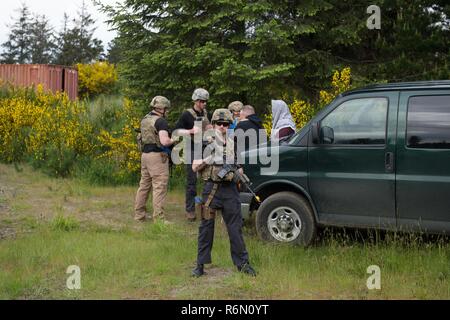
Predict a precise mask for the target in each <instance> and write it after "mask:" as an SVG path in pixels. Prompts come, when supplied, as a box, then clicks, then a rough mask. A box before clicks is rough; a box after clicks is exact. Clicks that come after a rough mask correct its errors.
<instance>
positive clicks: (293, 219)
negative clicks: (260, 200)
mask: <svg viewBox="0 0 450 320" xmlns="http://www.w3.org/2000/svg"><path fill="white" fill-rule="evenodd" d="M267 228H268V229H269V232H270V234H271V236H272V237H273V238H275V239H276V240H278V241H280V242H292V241H294V240H295V239H297V237H298V236H299V235H300V232H301V230H302V221H301V220H300V216H299V215H298V213H297V212H296V211H295V210H293V209H292V208H289V207H278V208H276V209H274V210H272V211H271V212H270V214H269V217H268V219H267Z"/></svg>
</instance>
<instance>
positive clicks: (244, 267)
mask: <svg viewBox="0 0 450 320" xmlns="http://www.w3.org/2000/svg"><path fill="white" fill-rule="evenodd" d="M238 270H239V272H242V273H245V274H248V275H250V276H252V277H256V271H255V269H253V268H252V266H251V265H250V263H248V262H246V263H244V264H242V265H241V266H238Z"/></svg>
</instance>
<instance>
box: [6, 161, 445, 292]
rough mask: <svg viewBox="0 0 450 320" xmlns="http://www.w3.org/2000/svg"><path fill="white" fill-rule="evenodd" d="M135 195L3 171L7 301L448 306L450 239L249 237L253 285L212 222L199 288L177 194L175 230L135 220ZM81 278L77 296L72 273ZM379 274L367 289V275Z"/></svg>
mask: <svg viewBox="0 0 450 320" xmlns="http://www.w3.org/2000/svg"><path fill="white" fill-rule="evenodd" d="M135 191H136V188H134V187H114V188H113V187H96V186H91V185H87V184H86V183H83V182H82V181H79V180H64V179H52V178H48V177H47V176H45V175H43V174H42V173H39V172H35V171H33V170H32V169H30V168H29V167H26V166H25V167H24V168H22V171H20V172H18V171H16V170H15V169H14V167H13V166H9V165H2V164H0V270H1V272H0V299H55V298H56V299H68V298H69V299H72V298H73V299H450V242H449V240H448V238H440V237H432V238H426V239H424V238H423V237H419V236H416V235H406V236H402V237H397V236H395V235H392V234H384V235H379V234H376V233H364V234H360V233H355V232H344V231H341V230H333V231H329V232H325V233H322V235H321V239H320V240H319V241H318V242H317V243H316V245H314V246H313V247H311V248H308V249H302V248H297V247H291V246H277V245H274V244H266V243H262V242H260V241H259V240H258V238H257V237H256V235H255V231H254V229H253V228H252V226H251V225H249V226H247V227H246V228H245V230H244V233H245V234H244V236H245V238H246V242H247V246H248V251H249V254H250V258H251V262H252V263H253V265H254V266H255V269H256V270H257V271H258V276H257V277H256V278H251V277H247V276H245V275H242V274H239V273H237V272H236V271H235V268H234V267H233V265H232V262H231V258H230V254H229V245H228V238H227V234H226V229H225V226H224V225H223V224H222V223H221V221H220V219H217V221H216V228H217V229H216V230H217V231H216V238H215V242H214V249H213V261H214V264H212V265H211V266H208V267H207V269H206V272H207V273H208V275H207V276H205V277H202V278H199V279H194V278H191V277H190V271H191V269H192V267H193V266H194V264H195V258H196V245H197V243H196V240H197V231H198V230H197V228H198V222H196V223H188V222H186V221H185V220H184V215H183V214H184V212H183V208H184V205H183V203H184V196H183V192H182V191H172V192H171V193H170V194H169V197H168V203H167V206H166V209H167V217H168V219H169V220H170V221H172V222H174V223H173V224H171V225H163V224H152V223H145V224H139V223H136V222H134V221H133V219H132V217H133V210H132V208H133V199H134V194H135ZM70 265H77V266H79V267H80V270H81V289H80V290H69V289H67V287H66V281H67V278H68V277H69V276H70V275H69V274H66V270H67V268H68V267H69V266H70ZM370 265H378V266H379V267H380V268H381V290H368V288H367V286H366V281H367V278H368V277H369V276H370V275H369V274H368V273H367V268H368V267H369V266H370Z"/></svg>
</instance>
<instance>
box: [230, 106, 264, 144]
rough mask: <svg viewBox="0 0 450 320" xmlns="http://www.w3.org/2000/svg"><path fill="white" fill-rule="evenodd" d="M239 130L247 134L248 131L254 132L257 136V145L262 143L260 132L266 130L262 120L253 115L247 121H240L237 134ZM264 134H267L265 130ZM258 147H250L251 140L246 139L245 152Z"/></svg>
mask: <svg viewBox="0 0 450 320" xmlns="http://www.w3.org/2000/svg"><path fill="white" fill-rule="evenodd" d="M238 129H242V130H243V131H244V133H245V132H247V131H248V130H254V131H255V134H256V137H257V138H256V145H258V144H259V143H260V141H259V130H260V129H264V127H263V125H262V120H261V119H260V118H259V117H258V116H257V115H256V114H252V115H249V116H248V117H247V120H244V121H239V123H238V124H237V126H236V128H235V129H234V130H235V132H236V130H238ZM264 134H265V135H266V132H265V130H264ZM255 147H256V146H250V139H249V138H248V137H245V150H248V149H250V148H255Z"/></svg>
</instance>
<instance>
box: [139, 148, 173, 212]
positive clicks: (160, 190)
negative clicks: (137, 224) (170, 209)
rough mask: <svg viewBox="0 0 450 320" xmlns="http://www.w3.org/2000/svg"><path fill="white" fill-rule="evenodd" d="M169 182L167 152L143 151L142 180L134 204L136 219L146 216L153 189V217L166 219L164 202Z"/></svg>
mask: <svg viewBox="0 0 450 320" xmlns="http://www.w3.org/2000/svg"><path fill="white" fill-rule="evenodd" d="M168 182H169V160H168V156H167V155H166V154H165V153H157V152H150V153H143V154H142V157H141V182H140V184H139V189H138V191H137V194H136V200H135V205H134V212H135V216H134V219H135V220H144V219H145V218H146V212H147V210H146V204H147V200H148V196H149V193H150V191H151V190H152V189H153V219H158V218H160V219H164V207H163V206H164V202H165V200H166V195H167V184H168Z"/></svg>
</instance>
